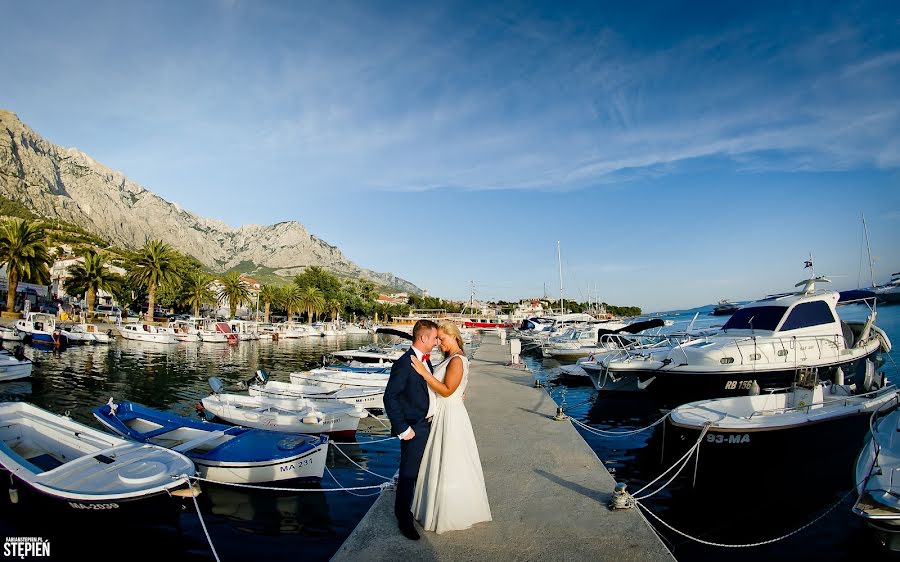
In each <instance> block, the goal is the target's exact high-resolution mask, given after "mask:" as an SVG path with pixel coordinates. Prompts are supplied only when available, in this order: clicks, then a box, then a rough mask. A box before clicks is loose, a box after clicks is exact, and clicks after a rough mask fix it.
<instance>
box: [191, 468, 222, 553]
mask: <svg viewBox="0 0 900 562" xmlns="http://www.w3.org/2000/svg"><path fill="white" fill-rule="evenodd" d="M184 480H185V481H186V482H187V485H188V489H189V490H191V499H193V500H194V509H196V510H197V518H198V519H199V520H200V526H201V527H202V528H203V534H204V535H206V542H208V543H209V549H210V550H212V553H213V557H214V558H215V559H216V562H220V560H219V553H218V552H216V545H214V544H213V541H212V537H210V536H209V530H208V529H207V528H206V522H205V521H204V520H203V514H202V513H200V504H199V503H197V494H195V493H194V490H193V487H194V485H193V484H192V483H191V477H189V476H185V477H184Z"/></svg>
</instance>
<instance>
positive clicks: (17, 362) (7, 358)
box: [0, 345, 32, 382]
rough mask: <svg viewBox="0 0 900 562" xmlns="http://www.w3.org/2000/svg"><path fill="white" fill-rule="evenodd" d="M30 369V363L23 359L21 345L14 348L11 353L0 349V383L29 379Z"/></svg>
mask: <svg viewBox="0 0 900 562" xmlns="http://www.w3.org/2000/svg"><path fill="white" fill-rule="evenodd" d="M31 368H32V364H31V361H30V360H28V359H26V358H25V350H24V349H23V348H22V346H21V345H18V346H16V349H15V351H14V352H13V353H10V352H9V351H8V350H6V349H2V348H0V382H4V381H14V380H18V379H24V378H27V377H30V376H31Z"/></svg>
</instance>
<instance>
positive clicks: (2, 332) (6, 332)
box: [0, 326, 24, 341]
mask: <svg viewBox="0 0 900 562" xmlns="http://www.w3.org/2000/svg"><path fill="white" fill-rule="evenodd" d="M23 339H24V335H23V334H22V333H20V332H18V331H16V330H15V328H8V327H6V326H0V341H22V340H23Z"/></svg>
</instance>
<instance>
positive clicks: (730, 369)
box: [605, 277, 891, 405]
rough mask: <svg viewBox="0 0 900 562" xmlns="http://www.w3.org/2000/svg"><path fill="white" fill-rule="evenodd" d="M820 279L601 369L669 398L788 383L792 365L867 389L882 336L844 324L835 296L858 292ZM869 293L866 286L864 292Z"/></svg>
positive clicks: (869, 327) (677, 400)
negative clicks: (823, 286) (822, 286)
mask: <svg viewBox="0 0 900 562" xmlns="http://www.w3.org/2000/svg"><path fill="white" fill-rule="evenodd" d="M825 282H828V279H826V278H824V277H815V278H812V279H808V280H806V281H802V282H800V283H798V284H797V287H802V288H801V289H800V290H799V291H798V292H795V293H787V294H781V295H773V296H769V297H766V298H764V299H762V300H759V301H755V302H752V303H750V304H747V305H744V306H743V307H742V308H741V309H740V310H738V311H737V312H735V313H734V315H733V316H732V317H731V318H730V319H729V320H728V322H726V323H725V325H724V326H722V327H721V329H719V330H718V331H716V332H714V333H713V334H711V335H708V336H704V337H696V338H690V339H687V340H686V341H680V342H678V343H677V344H676V343H675V342H673V345H668V346H663V347H659V348H653V349H651V350H636V351H634V352H628V353H625V354H624V355H623V356H621V357H618V358H616V359H615V360H611V361H609V363H608V364H607V366H606V373H605V375H606V376H608V377H613V378H615V379H616V380H621V379H623V378H626V377H627V378H629V379H630V380H631V383H633V384H631V385H630V386H633V387H635V388H636V389H637V390H646V391H649V392H650V393H652V394H654V395H656V396H657V397H658V398H661V399H662V400H664V401H666V402H667V403H672V404H676V405H677V404H683V403H685V402H691V401H694V400H701V399H704V398H718V397H726V396H737V395H744V394H747V393H748V392H749V391H750V390H751V389H753V388H755V386H758V387H759V388H761V389H763V390H765V389H770V388H786V387H788V386H790V384H791V382H792V381H793V380H794V378H795V373H796V372H797V370H798V369H814V370H816V373H817V375H818V377H819V379H820V380H823V381H826V380H827V381H832V382H834V383H836V384H840V385H843V384H847V385H851V386H856V387H857V390H856V391H857V392H861V391H862V390H860V389H864V390H866V391H868V390H871V389H873V388H874V387H875V386H876V385H877V381H876V380H875V370H876V365H875V363H876V359H877V354H878V353H879V351H884V352H885V353H887V352H890V349H891V342H890V340H889V339H888V336H887V334H885V332H884V331H883V330H881V329H880V328H878V327H877V326H876V325H875V317H876V311H875V310H874V309H872V310H871V312H870V314H869V316H868V318H867V319H866V321H865V322H844V321H842V320H840V318H839V317H838V314H837V311H836V306H837V305H838V303H839V302H850V301H851V300H853V301H855V300H858V299H859V294H860V291H847V292H846V294H845V298H842V294H841V293H838V292H837V291H822V290H816V288H815V287H816V284H817V283H825ZM862 293H865V294H866V295H868V296H869V297H872V296H873V295H872V293H871V292H865V291H863V292H862Z"/></svg>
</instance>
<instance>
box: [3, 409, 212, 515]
mask: <svg viewBox="0 0 900 562" xmlns="http://www.w3.org/2000/svg"><path fill="white" fill-rule="evenodd" d="M0 465H2V466H3V468H4V469H5V470H7V471H9V472H10V474H11V476H12V477H13V478H14V482H17V483H21V484H24V485H25V486H26V487H27V488H28V489H30V490H32V491H34V492H37V493H38V495H39V496H40V497H43V498H44V499H50V500H54V503H56V505H57V506H61V507H63V508H64V509H66V510H69V511H74V512H92V513H115V514H117V515H119V514H121V511H122V509H123V508H125V507H131V506H134V507H135V509H139V510H140V511H138V512H137V514H143V515H144V516H146V513H147V512H148V511H151V510H154V509H156V508H160V507H163V508H169V509H173V510H177V509H179V503H178V502H174V501H173V500H172V499H171V496H172V495H173V494H176V493H178V494H181V495H185V494H186V495H190V494H196V493H197V490H198V488H195V487H191V486H190V483H189V481H188V477H190V476H192V475H193V474H194V463H193V462H191V460H190V459H188V458H187V457H186V456H185V455H183V454H181V453H178V452H176V451H170V450H168V449H165V448H162V447H157V446H155V445H148V444H143V443H134V442H131V441H127V440H125V439H122V438H120V437H116V436H114V435H109V434H107V433H103V432H101V431H97V430H96V429H93V428H91V427H88V426H86V425H83V424H80V423H78V422H76V421H73V420H72V419H70V418H68V417H65V416H59V415H56V414H52V413H50V412H47V411H45V410H42V409H40V408H38V407H37V406H33V405H31V404H28V403H25V402H6V403H2V404H0ZM13 488H14V489H15V488H16V487H15V486H14V487H13ZM16 492H18V490H16ZM17 496H18V493H16V494H12V493H11V497H17ZM160 504H163V505H162V506H161V505H160Z"/></svg>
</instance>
